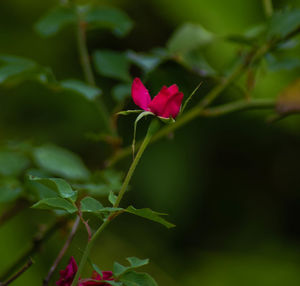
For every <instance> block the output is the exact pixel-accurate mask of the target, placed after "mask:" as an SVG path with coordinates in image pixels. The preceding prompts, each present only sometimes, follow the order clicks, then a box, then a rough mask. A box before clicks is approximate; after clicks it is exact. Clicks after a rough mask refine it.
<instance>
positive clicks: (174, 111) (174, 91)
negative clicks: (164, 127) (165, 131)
mask: <svg viewBox="0 0 300 286" xmlns="http://www.w3.org/2000/svg"><path fill="white" fill-rule="evenodd" d="M131 95H132V98H133V101H134V103H135V104H136V105H137V106H139V107H140V108H142V109H143V110H145V111H150V112H152V113H154V114H155V115H157V116H159V117H163V118H170V117H172V118H176V116H177V115H178V113H179V111H180V107H181V102H182V99H183V93H182V92H179V89H178V86H177V85H176V84H173V85H171V86H169V87H166V86H163V87H162V89H161V90H160V92H159V93H158V94H157V95H156V96H155V97H154V98H153V99H152V100H151V97H150V94H149V91H148V90H147V88H146V87H145V86H144V85H143V83H142V82H141V80H140V79H139V78H135V79H134V80H133V83H132V87H131Z"/></svg>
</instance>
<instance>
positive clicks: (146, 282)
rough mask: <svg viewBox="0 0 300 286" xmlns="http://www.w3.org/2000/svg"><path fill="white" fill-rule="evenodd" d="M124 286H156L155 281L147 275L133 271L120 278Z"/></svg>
mask: <svg viewBox="0 0 300 286" xmlns="http://www.w3.org/2000/svg"><path fill="white" fill-rule="evenodd" d="M120 281H121V282H123V283H124V285H125V286H158V285H157V283H156V282H155V280H154V279H153V278H152V277H151V276H150V275H149V274H148V273H139V272H135V271H130V272H126V273H125V274H124V275H122V277H121V278H120Z"/></svg>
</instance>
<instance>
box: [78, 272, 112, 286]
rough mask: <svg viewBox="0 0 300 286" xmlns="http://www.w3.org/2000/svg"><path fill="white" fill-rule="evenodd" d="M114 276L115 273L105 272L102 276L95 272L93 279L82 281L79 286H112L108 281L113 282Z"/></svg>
mask: <svg viewBox="0 0 300 286" xmlns="http://www.w3.org/2000/svg"><path fill="white" fill-rule="evenodd" d="M112 276H113V273H112V272H111V271H103V272H102V275H100V274H99V273H97V272H96V271H94V272H93V275H92V277H91V278H88V279H84V280H81V281H80V283H79V286H97V285H100V286H111V284H109V283H107V282H106V281H113V280H114V279H113V278H112Z"/></svg>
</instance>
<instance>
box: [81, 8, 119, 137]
mask: <svg viewBox="0 0 300 286" xmlns="http://www.w3.org/2000/svg"><path fill="white" fill-rule="evenodd" d="M76 11H77V18H78V20H77V21H78V23H77V46H78V53H79V59H80V63H81V67H82V70H83V73H84V77H85V80H86V82H87V83H88V84H90V85H92V86H96V81H95V76H94V73H93V69H92V65H91V61H90V56H89V52H88V48H87V42H86V25H87V23H86V22H85V21H84V20H83V19H82V16H81V11H80V9H79V8H78V7H76ZM95 104H96V108H97V109H98V110H99V112H100V115H101V117H102V119H103V121H104V124H105V127H106V129H107V131H108V132H110V134H112V135H115V132H114V130H113V128H112V124H111V122H110V114H109V112H108V111H107V109H106V106H105V104H104V103H103V101H102V100H101V98H97V101H95Z"/></svg>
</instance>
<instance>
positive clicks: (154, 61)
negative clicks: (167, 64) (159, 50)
mask: <svg viewBox="0 0 300 286" xmlns="http://www.w3.org/2000/svg"><path fill="white" fill-rule="evenodd" d="M127 57H128V59H129V60H130V61H131V62H132V63H134V64H135V65H137V66H138V67H140V68H141V69H142V70H143V71H144V72H145V73H149V72H151V71H153V70H154V69H155V68H157V67H158V66H159V65H160V64H161V63H162V61H163V60H164V58H163V57H161V56H159V55H151V54H142V53H136V52H134V51H128V52H127Z"/></svg>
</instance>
